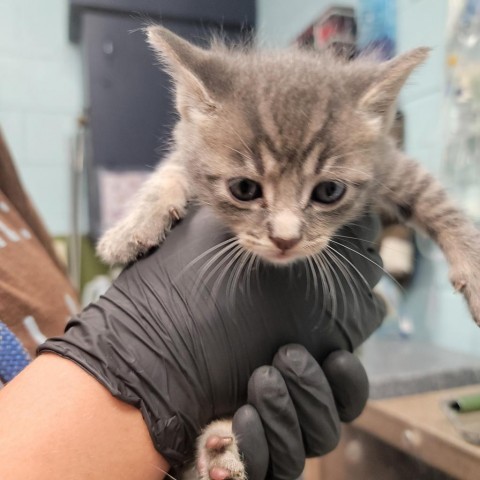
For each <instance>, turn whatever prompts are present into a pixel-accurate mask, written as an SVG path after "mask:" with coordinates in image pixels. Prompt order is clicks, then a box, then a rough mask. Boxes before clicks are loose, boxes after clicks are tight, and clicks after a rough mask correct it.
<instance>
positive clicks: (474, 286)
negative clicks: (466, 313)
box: [450, 267, 480, 327]
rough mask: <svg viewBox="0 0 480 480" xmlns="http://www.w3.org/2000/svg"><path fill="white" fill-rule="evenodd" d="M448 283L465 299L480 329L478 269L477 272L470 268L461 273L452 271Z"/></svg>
mask: <svg viewBox="0 0 480 480" xmlns="http://www.w3.org/2000/svg"><path fill="white" fill-rule="evenodd" d="M450 281H451V282H452V285H453V287H454V288H455V290H456V291H457V292H460V293H462V294H463V296H464V297H465V300H466V301H467V304H468V308H469V310H470V313H471V314H472V317H473V319H474V320H475V323H476V324H477V325H478V326H479V327H480V267H479V268H478V270H477V271H474V269H473V270H472V269H471V268H468V269H462V270H461V271H454V270H452V271H451V272H450Z"/></svg>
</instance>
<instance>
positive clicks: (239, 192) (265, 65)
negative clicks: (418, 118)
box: [148, 27, 428, 263]
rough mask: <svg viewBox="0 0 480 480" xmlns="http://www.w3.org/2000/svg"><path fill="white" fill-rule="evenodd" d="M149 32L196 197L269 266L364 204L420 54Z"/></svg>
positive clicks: (308, 247) (314, 247)
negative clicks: (166, 77)
mask: <svg viewBox="0 0 480 480" xmlns="http://www.w3.org/2000/svg"><path fill="white" fill-rule="evenodd" d="M148 40H149V43H150V45H151V46H152V47H153V48H154V49H155V51H156V52H157V53H158V55H159V58H160V59H161V61H162V62H163V63H164V64H165V65H166V66H167V68H168V70H169V71H170V73H171V75H172V78H173V82H174V86H175V90H176V104H177V109H178V111H179V113H180V121H179V123H178V125H177V127H176V129H175V146H174V148H175V149H176V150H177V151H178V152H179V153H180V155H182V156H183V157H184V159H185V161H186V162H187V165H188V169H189V172H190V174H191V181H192V185H193V188H194V189H195V194H196V195H197V196H198V197H199V199H200V200H201V201H203V202H204V203H206V204H209V205H211V206H212V207H213V208H214V209H215V210H216V211H217V212H218V213H219V214H220V215H221V217H222V218H223V220H224V221H225V223H226V224H227V225H228V227H229V228H230V229H231V230H233V232H234V233H235V234H236V235H237V237H238V239H239V241H240V243H241V244H242V245H243V246H244V247H245V248H246V249H247V250H250V251H253V252H255V253H256V254H258V255H260V256H261V257H263V258H265V259H267V260H269V261H271V262H274V263H288V262H291V261H293V260H295V259H298V258H302V257H306V256H309V255H313V254H315V253H318V252H319V251H321V250H322V249H323V248H325V247H326V245H327V244H328V242H329V240H330V238H331V237H332V236H333V235H334V233H335V232H336V231H337V230H338V229H339V228H340V227H341V226H343V225H345V224H346V223H348V222H349V221H352V220H353V219H355V218H357V217H359V216H360V215H361V214H362V213H363V212H364V211H365V210H366V208H367V207H368V205H369V202H370V201H371V199H372V198H373V195H374V194H375V185H376V181H378V178H376V177H378V175H379V174H380V171H382V170H385V167H384V165H385V161H386V159H385V158H382V157H385V155H386V152H387V145H388V144H389V143H388V142H389V141H388V133H389V130H390V128H391V126H392V122H393V117H394V113H395V101H396V98H397V96H398V93H399V91H400V89H401V87H402V86H403V84H404V82H405V80H406V79H407V77H408V76H409V74H410V73H411V71H412V70H413V69H414V68H415V67H416V66H417V65H418V64H420V63H421V62H422V61H423V60H425V58H426V56H427V53H428V49H426V48H419V49H416V50H412V51H410V52H408V53H406V54H403V55H401V56H398V57H396V58H395V59H393V60H391V61H389V62H385V63H381V64H380V63H377V62H374V61H373V60H372V59H363V60H360V59H359V60H356V61H353V62H349V63H347V62H345V61H342V60H340V59H338V58H334V57H333V55H331V54H328V53H325V54H318V53H310V52H305V51H300V50H296V49H287V50H284V51H265V52H261V51H260V52H254V51H247V50H245V49H227V48H226V47H225V46H222V45H220V44H218V42H217V43H214V44H213V45H212V47H211V48H210V49H208V50H205V49H201V48H199V47H196V46H194V45H192V44H190V43H189V42H187V41H185V40H183V39H181V38H179V37H178V36H176V35H175V34H173V33H172V32H170V31H168V30H166V29H164V28H162V27H151V28H149V29H148Z"/></svg>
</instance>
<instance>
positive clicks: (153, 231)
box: [97, 207, 185, 265]
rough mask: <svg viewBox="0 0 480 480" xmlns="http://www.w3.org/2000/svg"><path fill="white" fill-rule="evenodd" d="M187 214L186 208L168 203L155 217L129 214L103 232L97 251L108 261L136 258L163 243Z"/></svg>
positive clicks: (127, 261) (109, 262)
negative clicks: (139, 217) (175, 223)
mask: <svg viewBox="0 0 480 480" xmlns="http://www.w3.org/2000/svg"><path fill="white" fill-rule="evenodd" d="M184 214H185V209H184V208H181V209H180V208H175V207H166V208H165V211H164V212H162V214H160V215H159V214H157V215H156V216H155V218H142V219H140V220H139V219H138V217H127V218H125V219H124V220H123V221H121V222H120V223H119V224H118V225H116V226H114V227H113V228H111V229H110V230H108V231H107V232H106V233H105V234H104V235H103V236H102V238H101V239H100V241H99V242H98V244H97V255H98V256H99V257H100V258H101V259H102V261H103V262H105V263H106V264H108V265H125V264H127V263H129V262H132V261H133V260H135V259H136V258H138V257H139V256H140V255H142V254H144V253H146V252H148V250H150V249H151V248H152V247H155V246H157V245H159V244H160V243H161V242H162V241H163V240H164V239H165V235H166V233H167V232H168V230H169V229H170V227H171V226H172V223H174V222H175V221H177V220H180V218H181V217H183V215H184ZM147 215H148V213H147V214H146V216H147Z"/></svg>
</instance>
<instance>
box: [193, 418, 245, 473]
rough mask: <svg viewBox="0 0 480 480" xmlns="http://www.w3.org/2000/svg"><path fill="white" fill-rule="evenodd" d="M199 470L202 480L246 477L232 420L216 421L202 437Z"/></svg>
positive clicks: (199, 446) (199, 449)
mask: <svg viewBox="0 0 480 480" xmlns="http://www.w3.org/2000/svg"><path fill="white" fill-rule="evenodd" d="M197 471H198V473H199V478H200V479H201V480H228V479H234V480H245V479H246V474H245V466H244V464H243V462H242V459H241V457H240V453H239V451H238V447H237V443H236V441H235V437H234V435H233V433H232V427H231V422H215V423H213V424H211V425H209V426H208V427H207V429H206V431H205V432H204V433H203V435H202V436H201V437H200V439H199V445H198V458H197Z"/></svg>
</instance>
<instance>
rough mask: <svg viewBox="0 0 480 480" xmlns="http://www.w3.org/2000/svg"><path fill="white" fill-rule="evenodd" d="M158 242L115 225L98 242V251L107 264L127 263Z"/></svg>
mask: <svg viewBox="0 0 480 480" xmlns="http://www.w3.org/2000/svg"><path fill="white" fill-rule="evenodd" d="M157 243H158V242H156V241H155V242H152V241H149V240H148V239H144V238H143V237H138V236H137V235H136V234H133V235H132V234H130V233H129V232H125V231H123V230H122V229H121V228H116V227H114V228H112V229H110V230H108V231H107V232H106V233H105V235H103V237H102V238H101V239H100V241H99V242H98V244H97V249H96V251H97V255H98V256H99V257H100V259H101V260H102V261H103V262H104V263H106V264H107V265H126V264H127V263H130V262H132V261H133V260H135V259H136V258H137V257H139V256H140V255H141V254H143V253H145V252H146V251H148V250H149V249H150V248H152V247H153V246H155V245H156V244H157Z"/></svg>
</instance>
